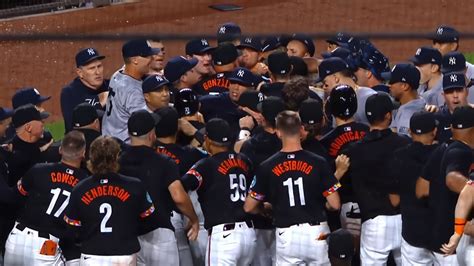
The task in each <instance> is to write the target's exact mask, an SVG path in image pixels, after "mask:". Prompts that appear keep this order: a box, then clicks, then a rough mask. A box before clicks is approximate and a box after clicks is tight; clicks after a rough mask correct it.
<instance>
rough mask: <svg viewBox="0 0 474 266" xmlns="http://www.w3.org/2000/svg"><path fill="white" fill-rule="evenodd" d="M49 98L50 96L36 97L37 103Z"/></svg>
mask: <svg viewBox="0 0 474 266" xmlns="http://www.w3.org/2000/svg"><path fill="white" fill-rule="evenodd" d="M49 99H51V96H40V97H39V99H38V103H42V102H45V101H47V100H49Z"/></svg>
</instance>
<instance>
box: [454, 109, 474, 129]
mask: <svg viewBox="0 0 474 266" xmlns="http://www.w3.org/2000/svg"><path fill="white" fill-rule="evenodd" d="M451 127H452V128H454V129H466V128H470V127H474V108H472V107H471V106H469V105H467V106H459V107H456V109H454V112H453V116H452V118H451Z"/></svg>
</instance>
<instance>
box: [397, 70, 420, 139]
mask: <svg viewBox="0 0 474 266" xmlns="http://www.w3.org/2000/svg"><path fill="white" fill-rule="evenodd" d="M419 82H420V71H418V69H417V68H416V67H415V66H414V65H411V64H397V65H395V66H394V67H393V68H392V71H391V72H390V79H389V84H390V94H391V95H392V96H393V98H395V100H397V101H398V102H400V107H399V108H398V110H397V111H396V112H394V113H393V116H392V124H391V125H390V127H391V128H392V130H393V131H395V132H397V133H398V134H402V135H406V136H410V133H409V132H410V131H409V129H410V118H411V116H412V115H413V114H414V113H415V112H418V111H421V110H423V109H424V107H425V105H426V102H425V100H424V99H423V98H421V97H419V96H418V93H417V91H416V89H417V88H418V84H419Z"/></svg>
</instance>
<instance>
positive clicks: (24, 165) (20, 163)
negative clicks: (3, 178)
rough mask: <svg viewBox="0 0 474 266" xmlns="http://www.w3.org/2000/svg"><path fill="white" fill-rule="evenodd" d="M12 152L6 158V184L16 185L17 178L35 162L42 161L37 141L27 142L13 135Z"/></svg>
mask: <svg viewBox="0 0 474 266" xmlns="http://www.w3.org/2000/svg"><path fill="white" fill-rule="evenodd" d="M12 146H13V149H12V154H11V156H9V157H8V158H7V163H8V169H9V171H10V173H9V175H8V177H9V178H8V184H9V185H10V186H14V185H16V183H17V182H18V180H20V178H21V177H22V176H23V175H24V174H25V173H26V171H28V170H29V169H30V168H31V167H32V166H33V165H35V164H36V163H41V162H44V159H43V154H42V152H41V151H40V145H39V144H38V143H28V142H25V141H23V140H21V139H20V138H19V137H18V136H15V137H14V138H13V140H12Z"/></svg>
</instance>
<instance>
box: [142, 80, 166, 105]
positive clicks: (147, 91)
mask: <svg viewBox="0 0 474 266" xmlns="http://www.w3.org/2000/svg"><path fill="white" fill-rule="evenodd" d="M170 85H171V83H170V82H169V81H168V80H167V79H166V78H164V77H161V76H159V75H150V76H148V77H147V78H145V80H143V83H142V91H143V97H144V98H145V105H146V108H145V109H146V110H147V111H148V112H150V113H152V112H154V111H156V110H158V109H160V108H164V107H168V105H169V104H170Z"/></svg>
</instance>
